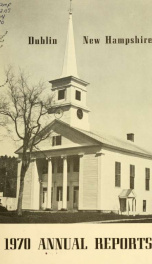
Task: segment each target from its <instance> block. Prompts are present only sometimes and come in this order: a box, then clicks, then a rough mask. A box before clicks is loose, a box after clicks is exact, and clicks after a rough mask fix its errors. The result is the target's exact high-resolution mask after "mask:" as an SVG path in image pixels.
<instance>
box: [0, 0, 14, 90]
mask: <svg viewBox="0 0 152 264" xmlns="http://www.w3.org/2000/svg"><path fill="white" fill-rule="evenodd" d="M11 5H12V3H11V2H10V3H7V4H6V3H2V2H0V48H2V47H3V44H4V41H5V37H6V35H7V33H8V31H7V30H6V31H4V32H3V33H2V30H1V29H3V25H4V24H5V19H6V16H7V15H8V14H9V13H10V12H11ZM7 82H8V81H7V80H6V82H5V83H4V84H1V85H0V87H3V86H5V84H6V83H7Z"/></svg>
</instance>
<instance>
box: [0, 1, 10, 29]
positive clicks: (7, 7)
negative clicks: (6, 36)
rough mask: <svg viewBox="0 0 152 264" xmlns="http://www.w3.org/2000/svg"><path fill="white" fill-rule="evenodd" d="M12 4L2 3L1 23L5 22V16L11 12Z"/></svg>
mask: <svg viewBox="0 0 152 264" xmlns="http://www.w3.org/2000/svg"><path fill="white" fill-rule="evenodd" d="M11 4H12V3H9V4H5V3H0V24H1V25H3V24H4V23H5V17H6V16H7V14H9V13H10V12H11Z"/></svg>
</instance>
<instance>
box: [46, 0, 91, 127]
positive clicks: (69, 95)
mask: <svg viewBox="0 0 152 264" xmlns="http://www.w3.org/2000/svg"><path fill="white" fill-rule="evenodd" d="M71 4H72V0H70V10H69V24H68V34H67V40H66V49H65V54H64V62H63V70H62V75H61V77H60V78H58V79H55V80H53V81H50V83H51V84H52V91H53V92H54V100H53V103H52V105H51V108H50V110H49V114H52V116H53V115H54V118H56V119H61V120H62V121H63V122H66V123H68V124H69V125H71V126H74V127H77V128H81V129H84V130H89V129H90V128H89V127H90V125H89V112H90V111H89V109H88V107H87V105H86V99H87V98H86V97H87V88H86V87H87V85H88V84H89V83H87V82H85V81H83V80H81V79H80V78H79V77H78V73H77V63H76V53H75V45H74V34H73V23H72V6H71Z"/></svg>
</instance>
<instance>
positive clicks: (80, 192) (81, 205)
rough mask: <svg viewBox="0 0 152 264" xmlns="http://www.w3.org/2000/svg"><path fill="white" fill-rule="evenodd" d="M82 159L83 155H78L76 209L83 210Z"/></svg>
mask: <svg viewBox="0 0 152 264" xmlns="http://www.w3.org/2000/svg"><path fill="white" fill-rule="evenodd" d="M83 158H84V153H80V154H79V205H78V209H79V210H82V209H83Z"/></svg>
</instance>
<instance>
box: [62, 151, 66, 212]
mask: <svg viewBox="0 0 152 264" xmlns="http://www.w3.org/2000/svg"><path fill="white" fill-rule="evenodd" d="M62 158H63V200H62V201H63V203H62V207H63V209H67V157H66V156H64V157H62Z"/></svg>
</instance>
